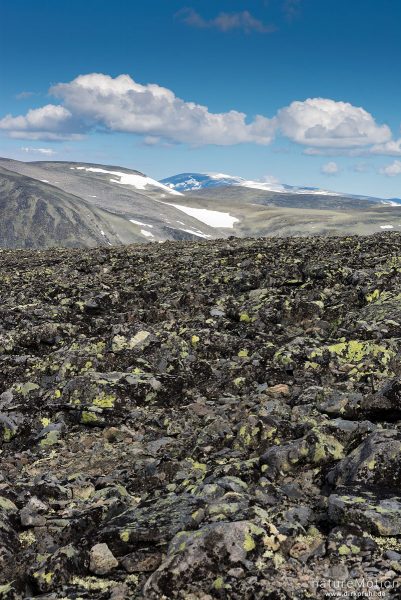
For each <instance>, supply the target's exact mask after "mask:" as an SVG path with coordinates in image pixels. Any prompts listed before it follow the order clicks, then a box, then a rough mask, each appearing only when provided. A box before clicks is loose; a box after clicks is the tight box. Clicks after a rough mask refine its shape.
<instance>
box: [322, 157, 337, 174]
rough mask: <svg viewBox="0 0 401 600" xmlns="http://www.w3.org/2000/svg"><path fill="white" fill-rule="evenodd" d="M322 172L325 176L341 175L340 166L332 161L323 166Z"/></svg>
mask: <svg viewBox="0 0 401 600" xmlns="http://www.w3.org/2000/svg"><path fill="white" fill-rule="evenodd" d="M320 171H321V173H323V174H324V175H337V173H339V171H340V167H339V166H338V164H337V163H336V162H334V161H333V160H331V161H330V162H328V163H325V164H324V165H322V168H321V169H320Z"/></svg>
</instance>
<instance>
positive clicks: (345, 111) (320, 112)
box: [0, 73, 401, 156]
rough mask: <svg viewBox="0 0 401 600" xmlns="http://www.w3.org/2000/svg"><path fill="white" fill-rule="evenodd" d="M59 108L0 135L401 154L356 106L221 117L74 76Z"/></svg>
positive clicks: (6, 125)
mask: <svg viewBox="0 0 401 600" xmlns="http://www.w3.org/2000/svg"><path fill="white" fill-rule="evenodd" d="M50 93H51V94H52V95H53V96H54V97H56V98H57V99H58V104H48V105H46V106H43V107H41V108H35V109H31V110H29V111H28V112H27V113H26V114H25V115H19V116H13V115H10V114H9V115H6V116H4V117H3V118H1V119H0V131H1V130H2V131H4V132H5V133H6V134H7V135H8V136H9V137H12V138H18V139H26V140H50V141H53V140H54V141H57V140H78V139H81V138H82V137H83V135H85V134H87V133H89V132H91V131H107V132H110V131H117V132H124V133H132V134H136V135H140V136H143V140H144V143H145V144H147V145H155V144H164V145H166V144H176V143H185V144H189V145H192V146H201V145H207V144H214V145H219V146H230V145H234V144H242V143H252V144H261V145H267V144H270V143H271V142H272V141H273V139H274V137H275V135H276V132H277V131H280V133H281V134H282V135H283V136H284V137H287V138H288V139H289V140H291V141H293V142H295V143H298V144H302V145H304V146H306V149H305V153H308V154H323V155H324V154H327V155H332V154H335V153H338V154H349V155H355V156H357V155H360V154H363V153H365V154H370V153H373V154H391V155H398V154H399V153H401V150H400V147H401V140H398V141H396V140H392V137H391V131H390V129H389V127H388V126H387V125H383V124H378V123H377V122H376V121H375V119H374V117H373V116H372V115H371V114H370V113H368V112H367V111H366V110H365V109H363V108H361V107H356V106H353V105H352V104H349V103H347V102H337V101H334V100H331V99H328V98H309V99H307V100H304V101H294V102H292V103H291V104H290V105H289V106H286V107H284V108H281V109H280V110H279V111H278V112H277V114H276V115H272V116H271V117H267V116H264V115H256V116H255V117H253V118H249V117H248V115H246V114H245V113H244V112H240V111H237V110H228V111H226V112H219V113H215V112H212V111H210V110H209V108H208V107H207V106H204V105H201V104H197V103H196V102H192V101H186V100H183V99H181V98H179V97H177V96H176V95H175V94H174V92H173V91H172V90H170V89H168V88H165V87H162V86H160V85H157V84H146V85H143V84H140V83H137V82H136V81H135V80H134V79H132V78H131V77H130V76H129V75H119V76H117V77H114V78H113V77H111V76H109V75H105V74H102V73H90V74H86V75H80V76H79V77H76V78H75V79H73V80H72V81H70V82H67V83H59V84H57V85H55V86H53V87H52V88H51V89H50Z"/></svg>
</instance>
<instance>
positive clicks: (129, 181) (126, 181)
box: [70, 167, 182, 196]
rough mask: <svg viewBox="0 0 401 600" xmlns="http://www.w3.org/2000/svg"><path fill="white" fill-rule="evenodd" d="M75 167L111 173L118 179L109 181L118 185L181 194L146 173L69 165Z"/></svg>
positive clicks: (78, 169)
mask: <svg viewBox="0 0 401 600" xmlns="http://www.w3.org/2000/svg"><path fill="white" fill-rule="evenodd" d="M70 168H75V169H76V170H77V171H89V172H91V173H105V174H107V175H113V176H114V177H118V178H119V179H110V182H111V183H119V184H120V185H132V186H133V187H134V188H136V189H137V190H145V189H146V188H147V186H149V185H150V186H153V187H157V188H160V189H162V190H164V191H166V192H168V193H169V194H173V195H175V196H182V194H181V192H179V191H177V190H175V189H172V188H171V187H168V186H166V185H164V184H163V183H160V181H156V179H152V178H151V177H146V175H138V174H135V173H123V172H122V171H107V170H106V169H99V168H98V167H70Z"/></svg>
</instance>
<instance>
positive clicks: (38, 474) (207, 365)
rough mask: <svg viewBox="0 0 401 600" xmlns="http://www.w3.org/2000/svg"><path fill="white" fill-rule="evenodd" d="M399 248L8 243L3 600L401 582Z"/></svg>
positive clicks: (391, 240) (1, 443) (0, 484)
mask: <svg viewBox="0 0 401 600" xmlns="http://www.w3.org/2000/svg"><path fill="white" fill-rule="evenodd" d="M400 251H401V234H395V233H394V234H388V233H386V234H385V235H378V236H372V237H369V238H358V237H355V238H354V237H351V238H350V237H344V238H324V239H323V238H317V237H316V238H308V239H307V238H304V239H298V238H293V239H292V238H286V239H280V238H277V239H274V240H271V239H259V240H252V239H249V240H247V239H242V240H238V239H225V240H217V241H212V242H203V241H197V242H192V243H184V242H179V243H173V242H166V243H164V244H148V245H147V246H146V249H145V247H144V246H140V245H136V246H126V247H118V248H114V247H110V248H94V249H92V250H85V251H81V250H66V249H53V250H51V251H41V252H30V251H18V252H13V251H1V252H0V283H1V290H2V294H1V305H0V317H1V318H0V453H1V461H0V462H1V464H0V598H4V599H5V600H20V599H21V598H28V597H29V598H35V597H38V598H43V600H61V599H66V598H68V599H71V600H77V599H79V598H85V599H88V600H126V599H128V598H129V599H130V600H143V599H146V600H148V599H152V598H154V599H155V600H159V599H160V600H163V599H164V598H166V599H167V598H168V599H169V600H183V599H184V598H185V599H187V600H217V599H223V598H224V600H266V599H268V598H270V599H278V598H286V599H287V600H290V599H291V600H292V599H293V598H297V599H299V600H306V598H308V599H310V598H312V599H316V600H318V599H320V598H321V597H322V593H321V592H322V588H321V587H319V586H316V582H322V581H327V580H328V579H334V580H337V579H341V581H352V582H355V581H359V580H370V579H372V577H375V578H377V579H378V580H380V581H382V580H383V581H384V580H385V581H387V582H390V584H391V585H392V586H393V587H396V585H398V584H400V585H401V581H400V576H401V566H400V561H399V559H398V558H397V557H398V555H399V554H401V542H400V537H401V529H400V502H401V501H400V499H399V496H400V492H399V490H400V484H401V466H400V465H401V461H400V456H401V433H400V423H401V412H400V398H401V395H400V389H399V388H400V377H401V367H400V364H401V361H400V358H401V343H400V339H401V329H400V326H399V306H398V301H399V297H400V295H401V261H400V259H399V256H398V255H399V254H400ZM361 499H362V500H363V502H362V501H361ZM353 591H358V590H357V588H353Z"/></svg>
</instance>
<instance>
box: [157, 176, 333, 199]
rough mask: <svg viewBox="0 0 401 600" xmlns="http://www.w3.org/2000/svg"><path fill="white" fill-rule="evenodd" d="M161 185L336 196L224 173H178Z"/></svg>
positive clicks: (177, 188) (183, 189)
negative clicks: (242, 188)
mask: <svg viewBox="0 0 401 600" xmlns="http://www.w3.org/2000/svg"><path fill="white" fill-rule="evenodd" d="M161 183H162V184H163V185H165V186H167V187H169V188H170V189H172V190H175V191H179V192H181V193H185V192H194V191H198V190H203V189H207V188H216V187H227V186H241V187H246V188H251V189H254V190H264V191H266V192H276V193H285V192H287V193H293V194H321V195H330V196H338V195H340V194H337V193H336V192H329V191H327V190H321V189H318V188H314V187H297V186H291V185H286V184H281V183H277V182H272V181H257V180H251V179H244V178H243V177H237V176H234V175H226V174H225V173H180V174H178V175H173V176H172V177H167V178H166V179H162V180H161Z"/></svg>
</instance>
